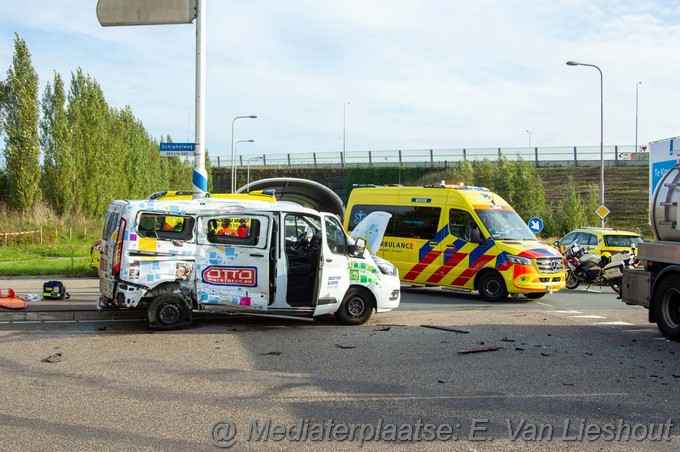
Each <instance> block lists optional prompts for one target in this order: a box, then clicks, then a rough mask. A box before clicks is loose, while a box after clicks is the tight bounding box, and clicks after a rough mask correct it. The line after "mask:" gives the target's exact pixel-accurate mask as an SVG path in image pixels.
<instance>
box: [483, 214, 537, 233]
mask: <svg viewBox="0 0 680 452" xmlns="http://www.w3.org/2000/svg"><path fill="white" fill-rule="evenodd" d="M475 212H476V213H477V215H478V216H479V219H480V220H482V224H483V225H484V227H485V228H486V230H487V231H489V234H490V235H491V237H492V238H493V239H494V240H536V236H535V235H534V233H533V232H531V229H529V226H527V225H526V223H524V221H523V220H522V218H520V216H519V215H517V212H515V211H514V210H505V209H503V210H501V209H484V210H482V209H479V210H475Z"/></svg>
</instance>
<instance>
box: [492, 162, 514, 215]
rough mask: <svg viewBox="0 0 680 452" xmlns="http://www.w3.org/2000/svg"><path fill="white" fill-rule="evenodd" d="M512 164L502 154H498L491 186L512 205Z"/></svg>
mask: <svg viewBox="0 0 680 452" xmlns="http://www.w3.org/2000/svg"><path fill="white" fill-rule="evenodd" d="M514 170H515V167H514V165H513V164H512V163H511V162H510V160H508V158H507V157H506V156H504V155H499V156H498V161H497V162H496V168H495V170H494V175H493V188H492V187H489V188H491V189H492V190H493V191H494V192H496V193H498V194H499V195H501V196H502V197H503V199H505V200H506V201H508V202H509V203H510V205H514V204H513V203H512V200H513V199H514V198H515V196H514V189H515V188H514V185H513V182H514Z"/></svg>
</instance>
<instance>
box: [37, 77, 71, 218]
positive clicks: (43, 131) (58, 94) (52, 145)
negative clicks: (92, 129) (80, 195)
mask: <svg viewBox="0 0 680 452" xmlns="http://www.w3.org/2000/svg"><path fill="white" fill-rule="evenodd" d="M65 105H66V93H65V92H64V82H63V80H62V78H61V76H60V75H59V74H57V73H55V74H54V81H53V84H50V83H48V84H47V86H46V87H45V92H44V94H43V100H42V112H43V115H42V119H41V120H40V146H41V148H42V151H43V172H42V188H43V193H44V196H45V198H46V200H47V202H48V203H49V204H50V206H52V207H53V208H54V209H55V210H56V212H57V213H59V214H60V215H63V214H67V213H69V212H71V210H72V209H73V207H74V204H75V194H74V191H73V190H74V186H75V183H76V180H75V178H76V168H75V162H74V159H73V153H72V152H71V131H70V130H69V127H68V121H67V119H66V110H65Z"/></svg>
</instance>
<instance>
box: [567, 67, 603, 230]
mask: <svg viewBox="0 0 680 452" xmlns="http://www.w3.org/2000/svg"><path fill="white" fill-rule="evenodd" d="M567 66H588V67H594V68H595V69H597V71H598V72H599V73H600V206H604V91H603V82H602V71H601V70H600V68H599V67H597V66H595V65H594V64H588V63H578V62H576V61H567ZM601 220H602V222H601V225H602V227H604V218H601Z"/></svg>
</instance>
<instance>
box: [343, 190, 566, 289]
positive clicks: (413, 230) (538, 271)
mask: <svg viewBox="0 0 680 452" xmlns="http://www.w3.org/2000/svg"><path fill="white" fill-rule="evenodd" d="M374 211H385V212H388V213H390V214H392V218H391V219H390V222H389V224H388V226H387V231H386V232H385V236H384V238H383V242H382V245H381V246H380V251H379V252H378V255H379V256H380V257H382V258H383V259H386V260H388V261H390V262H392V263H393V264H394V265H395V266H396V267H397V268H398V269H399V275H400V276H401V280H402V282H403V283H406V284H413V285H420V286H445V287H451V288H456V289H462V290H469V291H472V290H476V291H479V294H480V295H481V296H482V298H484V299H485V300H488V301H499V300H503V299H505V298H507V296H508V294H512V295H513V296H514V295H517V294H523V295H525V296H526V297H528V298H531V299H537V298H541V297H542V296H544V295H545V294H546V293H548V292H553V291H557V290H561V289H564V287H565V273H564V264H563V262H562V256H561V255H560V253H559V252H558V251H556V250H555V249H554V248H553V247H551V246H548V245H546V244H543V243H541V242H539V241H538V240H537V239H536V236H534V234H533V232H531V230H530V229H529V227H528V226H527V225H526V224H525V223H524V221H523V220H522V219H521V218H520V216H519V215H517V213H516V212H515V211H514V210H513V208H512V207H511V206H510V205H509V204H508V203H507V202H506V201H505V200H504V199H503V198H501V197H500V196H498V195H497V194H495V193H492V192H491V191H489V190H488V189H487V188H483V187H472V186H465V185H444V184H441V185H428V186H425V187H403V186H386V187H378V186H355V188H354V189H353V190H352V192H351V193H350V197H349V200H348V203H347V211H346V215H345V219H344V226H345V229H347V230H348V231H351V230H352V229H354V227H355V226H356V225H357V224H358V223H360V222H361V220H362V219H363V218H365V217H366V215H368V214H370V213H371V212H374Z"/></svg>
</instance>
